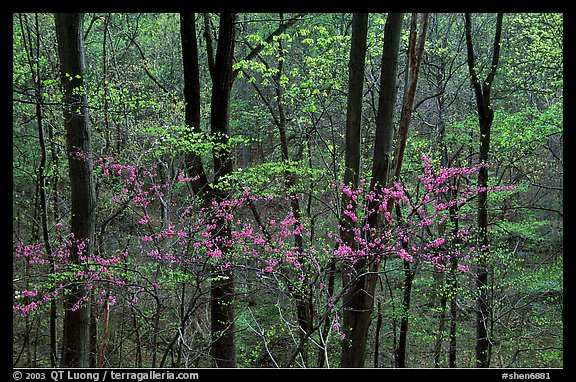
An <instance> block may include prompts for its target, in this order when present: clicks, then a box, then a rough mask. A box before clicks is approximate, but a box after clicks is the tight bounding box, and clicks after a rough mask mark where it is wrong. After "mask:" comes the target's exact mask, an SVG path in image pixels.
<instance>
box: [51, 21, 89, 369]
mask: <svg viewBox="0 0 576 382" xmlns="http://www.w3.org/2000/svg"><path fill="white" fill-rule="evenodd" d="M82 20H83V15H82V14H80V13H57V14H56V37H57V41H58V54H59V58H60V71H61V82H62V90H63V96H64V98H63V101H64V110H63V114H64V126H65V128H66V146H67V152H68V164H69V178H70V194H71V195H70V196H71V197H70V199H71V210H70V215H71V220H70V229H71V233H73V234H74V238H75V239H76V240H82V241H84V242H85V248H84V250H83V252H82V253H83V254H84V255H91V254H92V250H93V236H94V224H95V218H94V217H95V216H94V211H95V204H96V200H95V193H94V183H93V179H92V161H91V159H90V158H89V157H85V158H80V157H78V156H77V155H76V153H82V154H84V155H90V152H91V147H90V134H89V130H88V108H87V102H86V95H85V93H84V89H83V84H84V81H83V77H84V67H85V65H84V42H83V39H82ZM70 261H71V262H72V263H76V264H80V262H81V261H80V259H79V254H78V248H77V245H76V243H74V244H73V245H72V248H71V250H70ZM67 292H68V294H67V296H66V298H65V299H64V309H65V313H64V324H63V325H64V331H63V349H62V366H64V367H87V366H88V363H89V357H88V343H89V327H90V321H89V308H88V307H89V304H86V303H84V304H82V300H83V298H84V297H85V296H87V295H88V290H87V288H86V286H85V285H84V284H83V283H82V282H81V280H75V281H74V282H73V283H71V284H70V285H69V286H68V291H67ZM77 304H80V307H79V308H78V309H73V308H75V305H76V306H77Z"/></svg>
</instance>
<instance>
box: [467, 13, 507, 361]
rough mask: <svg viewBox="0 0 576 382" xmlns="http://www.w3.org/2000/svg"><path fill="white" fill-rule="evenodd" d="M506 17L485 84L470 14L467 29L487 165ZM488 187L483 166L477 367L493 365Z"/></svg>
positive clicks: (482, 158) (498, 21)
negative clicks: (492, 100)
mask: <svg viewBox="0 0 576 382" xmlns="http://www.w3.org/2000/svg"><path fill="white" fill-rule="evenodd" d="M502 19H503V14H502V13H498V15H497V18H496V32H495V35H494V45H493V51H492V63H491V66H490V71H489V73H488V75H487V76H486V79H485V80H484V81H483V82H482V83H481V82H480V79H479V78H478V72H477V68H476V64H475V62H474V61H475V59H474V48H473V44H472V32H471V29H472V26H471V19H470V14H469V13H466V14H465V29H466V47H467V61H468V70H469V72H470V79H471V82H472V86H473V87H474V94H475V96H476V105H477V111H478V123H479V125H480V156H479V163H480V164H482V165H486V164H487V163H488V159H489V155H488V153H489V150H490V128H491V126H492V120H493V119H494V110H493V109H492V105H491V103H490V91H491V90H492V84H493V81H494V76H495V74H496V69H497V68H498V59H499V56H500V37H501V33H502ZM487 186H488V169H487V168H486V166H482V167H481V168H480V170H479V171H478V187H479V188H480V192H479V193H478V231H479V245H480V246H481V248H483V250H481V251H480V252H481V253H480V255H479V257H478V264H477V268H476V288H477V289H478V297H477V299H476V366H477V367H489V366H490V352H491V346H490V338H489V335H488V326H489V322H490V302H489V296H488V265H487V256H488V250H487V248H488V242H489V241H488V193H487V191H486V187H487Z"/></svg>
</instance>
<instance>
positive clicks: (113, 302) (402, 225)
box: [13, 154, 511, 354]
mask: <svg viewBox="0 0 576 382" xmlns="http://www.w3.org/2000/svg"><path fill="white" fill-rule="evenodd" d="M79 156H80V157H83V158H85V159H86V160H88V159H90V158H89V157H88V156H86V155H81V154H79ZM421 162H422V163H421V164H422V170H421V173H420V175H419V176H418V180H417V181H416V182H415V184H414V185H412V186H410V185H405V184H402V183H400V182H394V183H393V184H392V185H391V186H389V187H384V188H381V189H379V190H372V191H370V190H369V189H368V185H369V182H366V181H365V180H364V179H363V180H361V182H360V186H359V187H358V188H356V189H352V188H350V187H349V186H347V185H343V184H340V185H332V187H328V188H327V189H326V190H324V191H323V194H324V195H323V197H324V200H325V202H329V201H331V200H332V201H335V200H339V199H340V198H339V195H342V193H343V194H346V196H347V197H348V198H347V199H346V200H353V201H354V202H355V205H356V207H353V206H352V205H351V204H350V205H347V206H344V208H343V209H342V211H343V212H342V213H343V214H345V215H347V216H348V218H349V219H350V220H351V221H353V222H354V223H355V225H354V226H353V227H352V228H349V229H351V230H352V231H353V235H352V237H353V243H354V245H349V244H350V243H348V244H347V243H344V242H343V241H342V240H341V239H340V236H339V235H338V232H340V230H341V229H343V228H342V227H341V226H338V225H337V222H338V221H341V219H340V216H336V217H335V219H328V218H327V221H333V222H334V224H333V226H332V227H331V228H329V229H326V230H324V231H323V232H320V233H319V232H313V224H312V221H311V219H310V217H309V216H308V217H307V216H302V217H301V218H300V219H299V220H296V219H295V218H294V216H293V215H292V212H291V210H290V208H279V206H283V205H284V206H288V205H289V202H290V197H294V196H282V195H266V196H263V195H262V194H261V193H259V192H256V191H253V190H252V189H251V188H250V187H247V186H245V185H242V184H237V185H235V186H234V187H230V189H229V190H228V191H229V197H228V198H227V199H225V200H223V201H220V202H217V201H212V203H211V205H205V204H201V203H199V202H198V200H196V199H195V197H194V195H192V194H191V193H190V192H189V189H188V187H187V186H188V184H189V182H191V181H193V179H192V178H189V177H187V176H186V175H185V174H184V172H182V171H179V172H176V173H175V174H174V175H173V177H172V178H167V177H165V176H160V174H159V167H158V166H159V165H158V164H153V165H150V166H142V165H139V166H136V165H127V164H122V163H119V162H118V161H116V160H114V158H111V157H106V158H98V159H95V160H94V167H95V172H96V175H97V176H98V177H99V179H100V180H101V187H106V188H107V192H106V193H101V194H105V195H107V196H106V197H107V198H108V199H107V205H108V207H107V208H108V210H107V211H108V215H106V216H108V218H107V219H103V220H102V219H101V220H102V221H101V222H100V224H101V227H102V225H103V224H104V223H106V224H109V223H110V221H111V219H112V217H114V218H118V219H120V217H121V216H122V219H123V224H124V227H128V228H125V230H124V231H123V232H116V236H122V237H121V238H120V237H117V238H115V240H116V241H117V245H116V247H114V246H104V245H103V244H102V243H103V241H102V237H100V241H101V242H99V243H98V246H97V249H96V250H95V251H94V254H92V255H91V256H85V255H84V254H83V253H82V249H83V243H82V242H79V243H78V245H76V246H73V245H72V243H73V242H74V241H75V240H76V239H75V238H74V237H73V235H72V234H71V233H70V231H69V229H68V228H67V226H66V225H65V224H63V223H62V222H57V223H56V224H55V225H54V227H53V230H52V232H51V237H52V240H53V243H52V247H53V248H54V250H53V251H52V256H51V257H50V258H48V256H47V254H46V251H45V248H44V246H43V244H42V243H21V242H18V243H15V248H14V257H15V258H14V262H15V263H17V262H22V263H24V264H25V266H26V267H27V268H28V272H27V274H26V275H22V274H20V273H19V272H18V271H15V272H16V274H15V275H14V287H15V291H14V304H13V312H14V315H15V317H21V318H26V317H28V316H30V315H33V314H41V313H42V312H44V311H45V310H46V309H47V308H46V306H47V303H50V302H53V301H57V300H58V299H60V298H62V295H63V294H64V293H65V291H66V290H67V288H66V286H67V285H69V284H72V283H84V284H86V286H87V289H86V290H87V291H88V292H87V295H86V296H84V298H83V299H82V300H81V301H80V302H79V304H83V303H88V302H93V303H95V304H98V305H106V307H107V308H110V309H114V308H115V307H116V306H117V305H118V304H126V305H128V306H136V305H138V304H140V303H141V300H142V299H145V300H150V299H155V300H156V301H157V302H158V304H159V305H160V301H161V299H162V298H163V296H166V293H168V292H172V293H173V292H174V289H175V287H176V286H182V287H186V286H189V287H191V288H192V289H194V290H196V291H197V292H198V293H201V291H202V285H204V284H205V283H206V281H208V280H209V278H210V277H211V276H210V274H211V273H210V272H209V271H210V269H211V268H212V267H214V266H219V267H226V268H233V269H235V270H236V271H237V272H242V273H244V274H246V275H250V277H252V278H253V279H256V280H258V283H260V285H264V286H265V289H267V290H269V291H273V293H276V294H280V295H283V296H286V297H289V296H292V295H294V294H295V293H298V294H299V295H304V296H308V299H309V301H310V303H311V304H313V305H314V314H315V317H314V324H315V325H313V328H312V331H311V332H310V333H306V335H307V336H306V337H302V336H299V335H298V334H299V333H294V334H295V335H294V336H293V338H294V339H295V340H294V341H295V346H296V347H297V346H302V344H301V343H300V344H299V343H298V339H299V340H300V341H303V340H306V339H310V340H311V341H312V342H313V343H314V344H315V345H316V346H318V347H320V348H322V347H327V346H328V341H329V340H330V338H337V337H340V338H344V334H343V333H342V331H341V330H340V323H339V314H338V306H339V303H340V302H341V301H340V300H341V298H342V296H343V294H344V291H345V289H346V288H347V286H346V285H339V286H338V288H339V289H336V290H335V289H334V286H332V287H331V288H329V287H328V283H329V279H330V271H329V269H330V264H331V263H332V262H337V263H338V264H341V266H340V269H341V271H343V272H351V271H350V269H353V267H349V266H348V265H349V264H354V263H355V262H356V261H358V260H359V259H365V260H368V262H381V261H382V260H384V259H401V260H402V261H406V262H413V261H416V260H417V261H419V262H420V263H422V264H428V265H429V266H430V267H431V268H433V269H435V270H437V271H443V270H444V267H445V265H444V264H446V263H447V261H449V260H451V259H457V261H458V264H459V265H458V270H459V271H461V272H468V270H469V267H470V265H471V264H473V262H474V258H475V255H476V253H478V252H481V251H482V250H483V249H485V248H477V246H475V245H474V241H475V237H474V235H473V225H472V224H473V220H472V219H465V218H466V213H464V212H461V211H462V209H461V207H462V206H464V205H465V204H466V203H468V202H469V201H470V200H472V199H474V198H475V196H476V195H477V194H478V192H480V191H483V189H480V188H478V187H476V186H474V185H473V182H468V181H467V180H468V178H469V177H471V175H472V174H473V173H475V172H477V171H478V169H479V168H480V165H477V166H473V167H470V168H467V167H461V168H459V167H452V168H444V167H438V168H434V166H433V165H432V163H431V161H430V159H429V158H427V157H422V158H421ZM510 189H511V187H490V188H488V189H486V191H489V192H496V191H505V190H510ZM163 209H164V210H166V209H169V211H170V218H169V219H167V218H166V216H165V214H161V213H159V211H161V210H163ZM164 212H165V211H164ZM372 214H378V215H379V218H380V220H381V222H382V224H380V225H379V226H378V228H374V227H371V226H370V224H368V218H369V217H370V216H371V215H372ZM451 214H452V215H451ZM455 214H457V215H458V216H455ZM455 218H458V219H460V221H461V222H462V223H464V222H470V225H468V226H466V224H460V225H459V229H458V230H457V231H451V230H438V229H437V227H438V226H439V225H441V224H443V223H445V222H448V221H450V220H451V219H452V220H453V219H455ZM222 221H224V222H225V223H226V224H227V225H228V226H229V227H230V235H228V236H225V237H223V236H222V235H218V234H217V231H216V230H217V229H218V227H219V226H221V225H219V224H217V223H218V222H222ZM100 232H103V230H101V231H100ZM295 236H299V237H300V238H301V239H302V242H303V243H304V246H303V247H301V248H300V249H298V248H296V246H295V245H294V242H295V241H294V238H295ZM72 248H76V249H77V250H78V251H79V255H80V260H81V264H80V265H79V264H74V263H72V262H71V261H70V255H71V253H70V251H71V250H72ZM15 269H22V267H20V268H15ZM351 276H352V279H353V277H357V276H358V275H352V274H351ZM198 301H200V300H198ZM78 308H79V306H75V307H73V308H72V309H78ZM280 308H282V307H280ZM194 311H195V310H194V309H193V308H192V307H190V308H189V309H188V311H187V313H190V314H191V313H193V312H194ZM279 312H280V311H279ZM190 314H186V315H185V316H183V317H181V319H182V320H184V319H188V318H189V316H190ZM283 317H284V318H285V320H286V321H287V323H286V326H287V327H288V328H289V330H292V331H294V332H297V331H298V330H299V327H298V325H296V324H293V323H292V324H290V322H288V321H290V320H295V318H294V316H289V315H286V316H283ZM325 322H328V323H329V325H328V331H327V332H322V331H321V330H320V328H321V326H322V324H323V323H325ZM175 330H176V329H175ZM296 353H297V352H295V353H294V354H296Z"/></svg>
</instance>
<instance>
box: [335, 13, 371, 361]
mask: <svg viewBox="0 0 576 382" xmlns="http://www.w3.org/2000/svg"><path fill="white" fill-rule="evenodd" d="M367 32H368V14H367V13H354V15H353V18H352V47H351V49H350V61H349V80H348V106H347V110H346V151H345V154H344V155H345V157H344V161H345V166H346V167H345V169H344V184H345V185H346V186H347V187H350V188H351V189H352V190H355V189H356V188H358V183H359V179H360V178H359V175H360V131H361V129H360V127H361V122H362V95H363V94H362V93H363V86H364V60H365V57H366V36H367ZM348 205H352V206H353V207H352V209H349V208H348V207H347V206H348ZM345 210H350V211H351V212H353V213H354V214H356V202H355V201H354V200H353V199H352V198H351V197H350V196H347V195H346V194H344V195H342V211H345ZM355 226H356V224H355V222H354V221H353V220H352V219H351V217H350V216H348V215H345V214H342V218H341V220H340V238H341V239H342V242H343V243H344V244H346V245H347V246H349V247H350V248H353V249H354V248H356V247H357V245H356V244H355V240H354V231H353V229H354V227H355ZM364 264H365V261H363V260H362V261H359V262H358V263H356V264H354V265H352V264H345V269H344V270H343V272H342V285H344V286H345V287H346V288H347V291H346V293H345V294H344V298H343V300H342V306H343V313H342V324H343V325H342V331H343V332H344V335H345V338H344V339H343V341H342V353H341V356H340V366H341V367H362V366H364V357H365V352H366V336H367V332H368V326H367V324H369V319H368V320H366V319H365V318H364V316H365V315H369V314H370V312H368V311H366V310H365V309H363V306H364V300H365V299H366V298H369V297H370V296H365V288H364V287H363V286H362V285H359V284H357V283H356V282H355V280H354V279H355V278H357V274H358V273H361V272H362V269H363V268H364ZM363 280H364V279H363V278H362V279H361V280H360V283H362V281H363ZM370 305H371V304H370ZM360 317H362V320H359V318H360Z"/></svg>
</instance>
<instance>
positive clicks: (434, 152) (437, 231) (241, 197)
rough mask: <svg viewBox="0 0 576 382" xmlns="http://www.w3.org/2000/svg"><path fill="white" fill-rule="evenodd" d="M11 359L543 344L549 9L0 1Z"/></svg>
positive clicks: (414, 355) (550, 139)
mask: <svg viewBox="0 0 576 382" xmlns="http://www.w3.org/2000/svg"><path fill="white" fill-rule="evenodd" d="M12 31H13V53H12V54H13V114H12V119H13V129H12V144H13V146H12V166H13V170H12V175H13V178H12V179H13V218H12V219H13V220H12V221H13V224H12V227H13V239H12V245H13V275H12V284H13V295H12V298H13V328H12V331H13V354H12V359H13V365H14V366H16V367H136V368H140V367H157V368H159V367H182V368H215V367H238V368H263V367H272V368H274V367H282V368H310V367H317V368H338V367H365V368H454V367H457V368H474V367H484V368H487V367H563V252H564V251H563V15H562V14H560V13H504V14H501V13H498V14H493V13H490V14H488V13H486V14H483V13H482V14H481V13H472V14H469V13H430V14H428V13H388V14H386V13H354V14H352V13H237V14H235V13H196V14H194V13H186V14H184V13H182V14H168V13H86V14H75V13H67V14H48V13H42V14H40V13H38V14H36V13H15V14H13V26H12Z"/></svg>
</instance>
